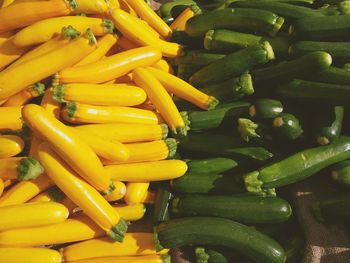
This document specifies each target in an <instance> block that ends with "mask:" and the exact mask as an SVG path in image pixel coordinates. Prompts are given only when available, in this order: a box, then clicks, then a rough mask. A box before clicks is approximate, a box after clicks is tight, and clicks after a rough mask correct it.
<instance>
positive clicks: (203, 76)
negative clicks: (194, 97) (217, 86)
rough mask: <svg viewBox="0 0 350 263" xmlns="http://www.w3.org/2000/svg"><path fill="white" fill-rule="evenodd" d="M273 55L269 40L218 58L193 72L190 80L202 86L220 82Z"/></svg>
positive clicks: (273, 56)
mask: <svg viewBox="0 0 350 263" xmlns="http://www.w3.org/2000/svg"><path fill="white" fill-rule="evenodd" d="M274 58H275V55H274V53H273V49H272V47H271V45H270V44H269V42H266V41H264V42H263V43H260V44H258V45H254V46H251V47H247V48H245V49H242V50H239V51H236V52H234V53H231V54H229V55H227V56H225V57H224V58H222V59H219V60H217V61H215V62H213V63H211V64H209V65H207V66H205V67H204V68H202V69H200V70H199V71H197V72H196V73H194V74H193V75H192V76H191V78H190V82H191V83H192V84H194V86H203V85H208V84H213V83H217V82H222V81H225V80H228V79H230V78H233V77H238V76H239V75H241V74H243V73H245V72H246V71H248V70H251V69H253V68H254V67H256V66H260V65H264V64H266V63H268V62H269V61H270V60H273V59H274Z"/></svg>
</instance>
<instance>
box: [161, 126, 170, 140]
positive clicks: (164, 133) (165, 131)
mask: <svg viewBox="0 0 350 263" xmlns="http://www.w3.org/2000/svg"><path fill="white" fill-rule="evenodd" d="M160 127H161V129H162V139H163V140H164V139H166V138H167V137H168V134H169V127H168V125H166V124H165V123H162V124H160Z"/></svg>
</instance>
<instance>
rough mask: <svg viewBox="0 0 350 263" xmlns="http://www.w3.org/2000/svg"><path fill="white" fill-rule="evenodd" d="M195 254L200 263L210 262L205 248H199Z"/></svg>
mask: <svg viewBox="0 0 350 263" xmlns="http://www.w3.org/2000/svg"><path fill="white" fill-rule="evenodd" d="M195 254H196V260H197V262H198V263H204V262H208V260H209V258H210V256H209V255H208V253H207V252H206V251H205V248H203V247H197V248H196V250H195Z"/></svg>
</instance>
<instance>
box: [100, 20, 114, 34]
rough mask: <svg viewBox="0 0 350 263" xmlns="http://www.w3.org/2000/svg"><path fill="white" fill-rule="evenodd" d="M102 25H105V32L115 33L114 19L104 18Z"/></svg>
mask: <svg viewBox="0 0 350 263" xmlns="http://www.w3.org/2000/svg"><path fill="white" fill-rule="evenodd" d="M102 26H103V29H104V31H105V33H111V34H112V33H113V30H114V24H113V21H112V20H110V19H103V22H102Z"/></svg>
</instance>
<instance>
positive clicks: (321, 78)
mask: <svg viewBox="0 0 350 263" xmlns="http://www.w3.org/2000/svg"><path fill="white" fill-rule="evenodd" d="M349 48H350V46H349ZM349 61H350V58H349ZM310 79H312V80H314V81H318V82H326V83H333V84H341V85H350V70H348V69H345V68H337V67H329V68H328V69H326V70H324V71H321V72H319V73H316V74H315V75H312V76H311V77H310Z"/></svg>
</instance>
